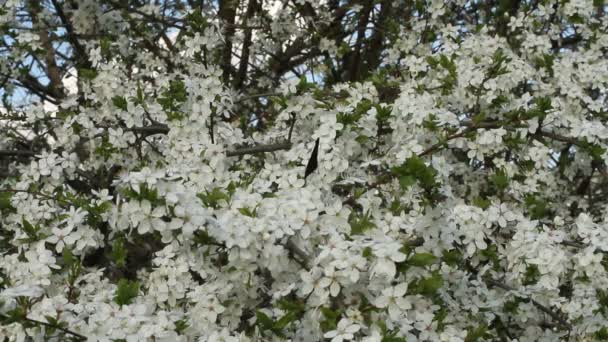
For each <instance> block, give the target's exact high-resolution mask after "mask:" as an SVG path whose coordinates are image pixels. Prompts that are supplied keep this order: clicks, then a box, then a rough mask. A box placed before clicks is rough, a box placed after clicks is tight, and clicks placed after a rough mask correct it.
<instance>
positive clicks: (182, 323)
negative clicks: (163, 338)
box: [175, 319, 190, 334]
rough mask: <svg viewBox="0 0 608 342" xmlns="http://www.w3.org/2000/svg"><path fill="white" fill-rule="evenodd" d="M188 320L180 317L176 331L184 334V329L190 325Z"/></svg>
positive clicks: (176, 324) (176, 323)
mask: <svg viewBox="0 0 608 342" xmlns="http://www.w3.org/2000/svg"><path fill="white" fill-rule="evenodd" d="M189 326H190V325H189V324H188V321H187V320H185V319H180V320H179V321H176V322H175V332H176V333H178V334H183V333H184V331H185V330H186V329H187V328H188V327H189Z"/></svg>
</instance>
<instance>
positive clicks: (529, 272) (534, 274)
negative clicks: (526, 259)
mask: <svg viewBox="0 0 608 342" xmlns="http://www.w3.org/2000/svg"><path fill="white" fill-rule="evenodd" d="M539 280H540V271H539V270H538V266H536V265H528V266H527V267H526V273H524V279H522V282H521V283H522V284H523V285H526V286H528V285H534V284H536V283H538V281H539Z"/></svg>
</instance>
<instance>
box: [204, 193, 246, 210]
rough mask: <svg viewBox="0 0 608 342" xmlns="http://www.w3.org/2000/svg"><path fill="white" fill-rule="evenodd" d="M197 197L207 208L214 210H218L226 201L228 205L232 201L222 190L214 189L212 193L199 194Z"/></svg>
mask: <svg viewBox="0 0 608 342" xmlns="http://www.w3.org/2000/svg"><path fill="white" fill-rule="evenodd" d="M197 196H198V198H200V199H201V200H202V201H203V204H204V205H205V207H207V208H213V209H218V208H219V207H220V206H221V204H222V202H224V201H225V202H226V203H228V202H229V201H230V195H228V194H227V193H226V192H224V191H222V189H220V188H213V190H211V191H205V192H204V193H198V194H197ZM241 214H242V213H241Z"/></svg>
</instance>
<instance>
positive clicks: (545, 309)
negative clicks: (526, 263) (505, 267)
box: [485, 279, 572, 330]
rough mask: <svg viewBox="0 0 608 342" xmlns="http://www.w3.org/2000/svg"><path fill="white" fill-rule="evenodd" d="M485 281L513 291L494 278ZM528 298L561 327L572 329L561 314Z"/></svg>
mask: <svg viewBox="0 0 608 342" xmlns="http://www.w3.org/2000/svg"><path fill="white" fill-rule="evenodd" d="M485 282H486V283H487V284H488V285H490V286H495V287H499V288H501V289H503V290H505V291H514V290H515V289H513V288H512V287H510V286H508V285H507V284H504V283H501V282H499V281H496V280H494V279H486V280H485ZM528 299H529V300H530V302H532V304H533V305H534V306H535V307H536V308H537V309H539V310H540V311H542V312H544V313H546V314H547V315H549V316H551V318H553V319H554V320H555V321H557V322H558V323H559V324H560V325H561V326H562V327H563V328H566V329H568V330H570V329H572V326H571V325H570V323H568V322H567V321H566V320H565V319H564V318H563V317H562V315H560V314H558V313H557V312H555V311H553V310H551V309H550V308H548V307H546V306H545V305H543V304H541V303H539V302H537V301H536V300H535V299H534V298H532V297H528Z"/></svg>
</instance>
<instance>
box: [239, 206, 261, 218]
mask: <svg viewBox="0 0 608 342" xmlns="http://www.w3.org/2000/svg"><path fill="white" fill-rule="evenodd" d="M239 212H240V213H241V214H242V215H245V216H249V217H256V216H257V215H256V210H255V209H254V210H251V209H249V208H239Z"/></svg>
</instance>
